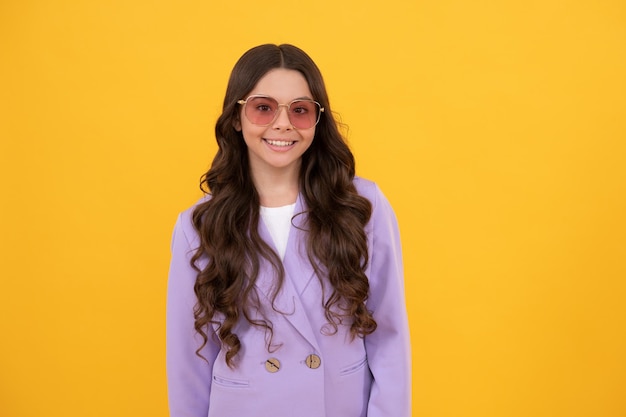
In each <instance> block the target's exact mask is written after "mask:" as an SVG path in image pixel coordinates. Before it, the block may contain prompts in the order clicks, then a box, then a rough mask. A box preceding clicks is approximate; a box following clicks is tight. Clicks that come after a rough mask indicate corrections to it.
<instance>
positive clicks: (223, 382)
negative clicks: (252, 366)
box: [213, 375, 250, 388]
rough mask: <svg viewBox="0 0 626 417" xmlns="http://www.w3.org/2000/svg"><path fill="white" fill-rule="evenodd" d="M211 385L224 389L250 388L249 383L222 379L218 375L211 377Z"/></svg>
mask: <svg viewBox="0 0 626 417" xmlns="http://www.w3.org/2000/svg"><path fill="white" fill-rule="evenodd" d="M213 383H215V384H216V385H220V386H222V387H225V388H248V387H249V386H250V381H246V380H243V379H231V378H224V377H221V376H218V375H213Z"/></svg>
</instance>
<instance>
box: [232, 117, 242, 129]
mask: <svg viewBox="0 0 626 417" xmlns="http://www.w3.org/2000/svg"><path fill="white" fill-rule="evenodd" d="M233 127H234V128H235V130H236V131H237V132H241V121H240V120H239V117H237V118H236V119H233Z"/></svg>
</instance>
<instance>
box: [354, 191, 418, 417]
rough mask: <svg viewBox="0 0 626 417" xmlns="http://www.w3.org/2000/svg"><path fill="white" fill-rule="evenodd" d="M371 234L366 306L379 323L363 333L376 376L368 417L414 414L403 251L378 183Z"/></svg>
mask: <svg viewBox="0 0 626 417" xmlns="http://www.w3.org/2000/svg"><path fill="white" fill-rule="evenodd" d="M372 205H373V209H372V219H371V227H372V228H371V236H370V239H371V240H370V242H371V243H370V244H371V250H370V274H369V280H370V296H369V299H368V302H367V308H368V309H369V310H370V311H372V314H373V316H374V319H375V320H376V322H377V324H378V327H377V329H376V331H374V333H372V334H370V335H367V336H366V337H365V348H366V351H367V357H368V363H369V367H370V370H371V372H372V375H373V377H374V381H373V384H372V388H371V391H370V399H369V403H368V413H367V416H368V417H410V416H411V347H410V340H411V339H410V334H409V325H408V317H407V310H406V301H405V296H404V275H403V274H404V272H403V265H402V250H401V245H400V234H399V230H398V223H397V220H396V216H395V214H394V212H393V209H392V208H391V205H390V204H389V202H388V200H387V199H386V198H385V196H384V195H383V194H382V192H381V191H380V190H379V189H378V187H376V186H375V190H374V196H373V198H372Z"/></svg>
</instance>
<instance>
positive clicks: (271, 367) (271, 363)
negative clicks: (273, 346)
mask: <svg viewBox="0 0 626 417" xmlns="http://www.w3.org/2000/svg"><path fill="white" fill-rule="evenodd" d="M265 369H266V370H267V372H271V373H275V372H278V370H279V369H280V361H279V360H278V359H276V358H269V359H268V360H266V361H265Z"/></svg>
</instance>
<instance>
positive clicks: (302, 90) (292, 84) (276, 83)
mask: <svg viewBox="0 0 626 417" xmlns="http://www.w3.org/2000/svg"><path fill="white" fill-rule="evenodd" d="M253 95H263V96H269V97H271V98H274V99H275V100H276V101H277V102H278V103H280V104H289V103H290V102H292V101H293V100H295V99H312V98H313V97H312V95H311V91H310V90H309V85H308V83H307V82H306V80H305V78H304V76H303V75H302V74H301V73H300V72H298V71H295V70H289V69H284V68H277V69H273V70H271V71H269V72H268V73H267V74H265V75H264V76H263V78H261V79H260V80H259V82H258V83H257V85H256V86H254V88H253V89H252V91H250V93H249V94H248V97H249V96H253ZM246 98H247V97H242V99H244V100H245V99H246ZM249 103H250V102H249ZM246 105H248V104H246ZM252 105H254V104H252ZM244 110H245V105H242V106H241V110H240V113H239V121H238V122H237V123H236V125H235V128H236V129H237V130H238V131H241V132H242V134H243V138H244V140H245V142H246V145H247V146H248V156H249V158H250V168H251V169H252V172H253V173H259V172H260V171H259V170H261V171H268V170H269V171H271V172H275V171H276V170H280V171H285V172H287V171H289V172H291V173H298V172H299V167H300V161H301V158H302V154H304V152H305V151H306V150H307V149H308V148H309V146H311V143H312V142H313V136H314V135H315V125H313V126H312V127H310V128H306V129H303V128H296V127H294V126H293V125H292V121H293V122H294V124H296V125H300V124H301V123H302V122H301V121H298V120H297V119H296V117H301V113H302V112H306V108H304V107H303V108H302V109H300V108H299V107H298V109H296V111H297V112H298V113H297V115H294V116H292V119H293V120H292V121H290V120H289V117H288V115H287V107H286V106H281V107H279V110H278V114H277V116H276V118H275V119H274V120H273V121H272V122H271V123H270V124H269V125H267V126H259V125H255V124H253V123H252V122H251V121H250V120H249V118H248V117H246V115H245V111H244ZM252 110H253V109H252V108H251V109H250V111H252ZM305 124H306V123H305Z"/></svg>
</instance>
